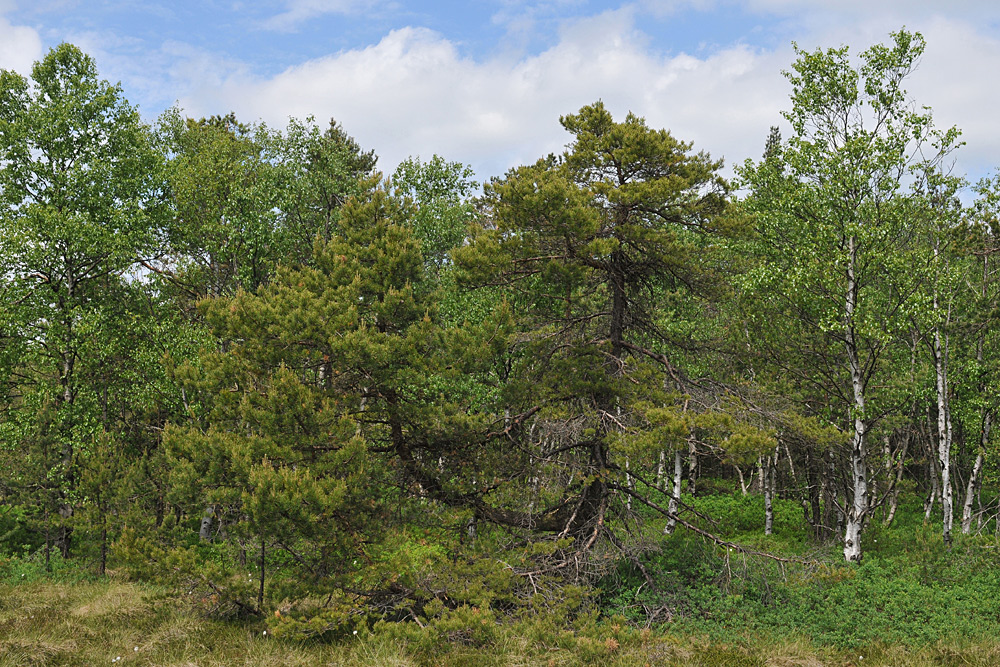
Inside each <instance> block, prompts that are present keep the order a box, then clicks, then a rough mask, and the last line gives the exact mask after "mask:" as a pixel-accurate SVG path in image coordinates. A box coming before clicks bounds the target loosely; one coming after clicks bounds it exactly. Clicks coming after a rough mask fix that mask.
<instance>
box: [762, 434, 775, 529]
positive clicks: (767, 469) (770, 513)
mask: <svg viewBox="0 0 1000 667" xmlns="http://www.w3.org/2000/svg"><path fill="white" fill-rule="evenodd" d="M779 451H780V450H779V449H778V448H777V447H775V449H774V457H773V458H772V457H771V455H770V454H768V455H766V456H764V457H762V462H761V474H762V476H763V477H762V479H763V484H762V486H763V487H764V534H765V535H771V534H772V533H773V532H774V493H775V490H776V488H777V483H776V481H775V478H776V477H777V473H778V453H779Z"/></svg>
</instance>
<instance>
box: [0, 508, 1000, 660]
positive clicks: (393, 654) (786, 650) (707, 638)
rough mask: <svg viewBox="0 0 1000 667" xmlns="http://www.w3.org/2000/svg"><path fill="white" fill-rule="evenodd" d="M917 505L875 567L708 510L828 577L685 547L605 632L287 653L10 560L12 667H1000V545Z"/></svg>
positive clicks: (125, 590)
mask: <svg viewBox="0 0 1000 667" xmlns="http://www.w3.org/2000/svg"><path fill="white" fill-rule="evenodd" d="M912 500H913V502H911V503H909V505H908V506H905V507H901V508H900V514H899V518H898V519H897V521H896V523H895V524H893V525H892V526H891V527H885V526H882V525H881V524H879V523H878V522H873V523H872V525H871V526H870V527H869V529H868V531H867V532H866V536H865V541H866V544H865V551H866V555H865V560H864V561H863V562H862V564H861V565H860V566H846V565H841V564H839V563H838V562H837V561H838V558H837V556H838V554H837V549H836V545H833V546H831V547H827V548H826V549H825V550H824V549H821V548H817V546H816V545H815V544H813V543H812V542H811V541H810V539H809V538H808V533H807V527H806V526H804V525H803V523H802V521H801V510H800V509H799V508H798V507H797V506H795V505H794V504H793V503H790V502H788V503H779V504H778V507H777V510H778V514H779V516H778V520H777V521H776V524H775V525H776V534H775V535H773V536H763V535H762V534H761V532H760V515H761V513H762V507H761V506H760V501H759V499H754V498H749V499H742V498H739V499H737V502H732V499H727V498H725V497H712V496H706V497H704V498H699V499H696V500H695V502H696V503H697V504H698V505H699V506H703V507H702V509H704V510H705V511H707V512H710V513H712V514H713V515H714V516H717V517H718V520H717V521H718V524H717V525H718V529H719V530H720V532H722V533H723V534H724V535H725V536H726V537H727V538H730V539H733V540H734V541H736V542H740V543H743V544H752V545H754V546H755V547H757V548H760V549H764V550H769V551H774V552H780V553H785V554H798V555H800V556H805V557H808V558H818V559H820V560H823V561H825V562H826V564H825V565H821V566H816V567H812V566H810V567H805V566H793V565H787V566H779V565H777V564H775V563H774V562H772V561H769V560H767V559H763V558H753V557H750V558H748V557H745V556H743V555H742V554H738V553H736V552H729V551H728V550H726V549H718V548H716V547H714V546H712V545H711V544H708V543H706V542H705V541H704V540H703V539H701V538H700V537H697V536H695V535H693V534H691V533H689V532H687V531H684V530H678V532H677V533H675V534H674V535H673V536H671V537H670V538H668V539H666V540H665V541H664V542H663V544H662V549H661V551H659V552H658V553H656V554H654V555H651V556H649V557H648V559H647V563H646V565H647V568H648V569H649V570H650V571H652V572H654V573H655V576H656V578H657V582H658V584H659V589H660V590H659V591H657V592H653V591H652V590H651V589H650V588H649V587H648V586H646V585H645V584H644V579H642V578H641V577H640V576H639V574H638V573H637V572H633V571H630V566H629V565H628V564H627V563H623V564H622V567H621V568H620V569H619V571H618V572H616V573H615V575H614V576H609V577H607V578H606V579H605V580H603V581H602V582H599V585H598V587H597V589H596V591H595V595H594V597H593V598H592V599H593V601H594V602H596V603H597V604H598V605H599V607H600V608H601V611H602V615H601V616H599V617H598V616H593V617H587V616H584V617H580V618H578V620H577V621H574V622H573V623H569V622H567V620H566V619H565V618H560V617H558V616H559V615H558V614H554V613H546V612H541V613H539V614H537V615H534V616H531V615H525V616H523V617H521V618H520V619H515V618H513V617H512V616H509V615H508V616H504V615H502V614H496V615H494V614H492V613H490V612H486V613H482V612H480V611H479V610H477V609H475V608H469V607H460V608H459V609H457V610H454V611H453V612H447V613H444V614H442V615H441V616H439V617H433V618H431V617H428V618H425V619H424V624H426V627H422V626H418V625H417V624H416V623H410V622H406V623H387V622H380V623H375V624H374V625H373V626H369V625H360V626H358V627H359V632H358V634H357V635H353V634H348V635H347V636H346V637H344V636H342V635H341V637H340V638H339V639H335V638H329V637H328V638H327V640H326V641H320V640H318V639H312V640H308V641H297V640H293V639H286V638H283V637H275V636H273V635H271V634H269V633H265V630H267V625H266V624H265V623H264V622H263V621H260V620H255V621H250V622H233V621H225V620H221V619H219V618H218V617H214V616H212V615H211V614H210V613H209V611H208V610H209V609H210V608H211V607H212V605H211V604H210V601H209V600H199V599H197V595H194V596H188V595H177V594H175V593H173V592H171V591H170V590H168V589H166V588H162V587H157V586H152V585H144V584H140V583H134V582H130V581H124V580H119V579H117V578H116V577H114V576H112V577H111V578H105V579H100V578H97V577H94V576H93V575H92V574H90V573H88V572H87V569H86V568H85V567H83V566H81V565H78V564H77V563H76V562H63V561H61V560H59V559H58V558H57V557H56V558H54V559H53V561H52V563H51V567H50V569H49V570H47V569H46V568H44V567H42V566H41V564H40V563H38V562H37V560H33V559H32V558H29V557H14V558H8V559H6V560H5V559H4V558H3V557H0V667H8V666H14V665H17V666H21V665H88V666H89V665H143V666H152V665H156V666H164V667H171V666H177V667H192V666H197V667H210V666H214V665H220V666H221V665H227V666H228V665H292V666H295V665H359V666H361V665H379V666H383V665H416V666H423V665H456V666H464V665H483V666H492V665H497V666H500V665H511V666H513V665H551V666H569V665H591V664H593V665H609V666H615V665H623V666H624V665H706V666H722V665H727V666H738V665H747V666H756V665H760V666H774V667H813V666H822V665H853V666H854V667H862V666H866V665H893V666H896V665H898V666H902V667H908V666H913V667H917V666H923V665H984V666H985V665H997V664H1000V639H998V638H1000V549H998V548H997V542H996V540H995V539H994V538H992V537H981V538H967V537H961V536H959V537H958V538H957V539H956V541H955V544H954V545H952V546H951V547H950V548H945V547H944V546H943V545H942V544H941V538H940V535H939V534H938V529H937V527H935V526H927V525H924V524H923V520H922V512H921V508H920V507H919V499H915V498H914V499H912ZM656 534H659V530H658V529H657V531H656ZM658 607H664V608H669V609H670V610H671V613H672V620H671V621H670V622H667V623H664V622H657V623H655V624H653V625H652V626H651V627H648V628H647V627H644V626H645V625H646V624H647V621H648V617H647V616H646V615H645V611H644V610H648V609H654V608H658ZM661 619H662V617H661ZM272 620H273V619H272Z"/></svg>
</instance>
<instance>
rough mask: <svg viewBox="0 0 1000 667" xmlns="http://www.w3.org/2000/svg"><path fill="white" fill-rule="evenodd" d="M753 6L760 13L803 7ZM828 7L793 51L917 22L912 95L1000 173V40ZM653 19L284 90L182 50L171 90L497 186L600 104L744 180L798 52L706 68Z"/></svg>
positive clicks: (397, 50) (940, 20)
mask: <svg viewBox="0 0 1000 667" xmlns="http://www.w3.org/2000/svg"><path fill="white" fill-rule="evenodd" d="M676 1H677V2H690V1H691V0H676ZM697 1H699V2H702V1H704V2H707V1H710V0H697ZM745 1H746V3H747V4H746V5H745V6H747V7H750V8H751V9H753V8H757V7H765V6H768V7H771V8H772V9H773V8H774V7H779V6H786V7H787V6H791V5H792V4H793V3H792V2H791V0H745ZM729 4H732V3H729ZM799 4H800V5H801V3H799ZM815 4H817V6H819V9H816V10H815V11H814V12H805V11H804V10H801V7H800V13H799V15H797V16H796V18H795V23H796V25H797V26H798V28H797V30H796V33H795V35H794V36H795V39H796V40H797V41H798V42H799V44H800V45H802V46H803V47H804V48H810V49H811V48H813V47H816V46H824V47H825V46H837V45H840V44H845V43H846V44H850V45H851V46H852V52H853V53H858V52H860V51H862V50H863V49H864V48H866V47H867V46H868V45H870V44H871V43H874V42H884V41H886V40H887V38H888V33H889V32H890V31H891V30H896V29H899V28H900V27H901V26H902V25H904V23H905V24H906V26H907V27H908V28H909V29H913V30H921V31H922V32H923V33H924V35H925V36H926V38H927V40H928V49H927V54H926V56H925V58H924V60H923V62H922V64H921V67H920V68H919V70H918V71H917V72H916V73H915V74H914V76H913V79H912V81H911V82H910V84H909V88H910V91H911V93H913V95H914V97H915V99H916V101H917V103H918V104H921V105H924V104H926V105H930V106H932V107H933V108H934V109H935V114H936V118H937V120H938V124H939V125H941V126H950V125H952V124H954V125H958V126H959V127H961V128H962V129H963V130H964V138H965V139H966V140H967V141H968V143H969V146H968V147H966V148H964V149H963V150H962V151H961V152H960V153H959V164H958V169H959V171H968V172H970V173H971V174H972V175H973V176H974V177H978V176H979V175H982V174H983V173H985V171H986V170H987V169H989V168H991V167H992V166H993V165H994V164H997V163H1000V135H998V134H997V133H996V132H995V131H994V129H993V126H994V124H995V121H994V117H995V109H997V108H998V107H1000V91H997V90H996V89H995V87H994V86H992V85H991V81H992V80H993V77H994V74H995V72H996V71H997V69H998V68H1000V39H998V36H997V34H996V32H995V31H992V32H990V31H989V30H990V29H989V28H987V27H984V25H980V24H976V23H974V22H972V21H970V20H967V19H965V18H953V17H949V16H944V15H940V14H935V12H934V9H933V7H932V6H931V3H930V2H922V3H920V4H921V6H922V7H925V8H926V12H923V13H921V12H915V13H914V16H915V17H916V18H914V16H911V17H910V19H911V20H910V21H907V22H904V21H902V20H900V16H899V15H898V14H895V13H892V12H889V11H887V12H873V13H872V14H871V15H869V16H867V17H863V18H859V17H860V16H861V12H860V10H857V11H856V12H855V13H856V14H857V16H856V17H855V18H853V19H851V20H848V19H846V18H845V19H843V20H834V19H833V18H830V14H828V13H824V12H827V11H828V10H829V8H831V7H834V5H835V4H837V3H834V2H833V0H820V1H819V2H817V3H815ZM888 4H892V3H888ZM820 5H821V6H820ZM861 5H862V3H861V2H860V0H848V2H846V3H845V4H844V5H843V6H845V7H848V8H851V9H852V11H855V10H854V9H853V8H857V7H861ZM837 6H840V5H839V4H838V5H837ZM898 6H900V7H902V6H903V5H902V3H900V4H899V5H898ZM906 6H907V7H909V6H910V5H909V3H907V5H906ZM824 8H825V9H824ZM639 11H640V10H639V8H638V6H636V5H633V6H627V7H625V8H624V9H620V10H617V11H609V12H605V13H603V14H600V15H596V16H592V17H589V18H585V19H578V20H572V21H567V22H564V23H563V24H562V26H563V27H562V30H561V31H560V34H559V37H558V39H557V40H556V41H555V43H554V44H553V45H552V46H550V47H549V48H548V49H547V50H544V51H542V52H540V53H537V54H534V55H529V56H519V57H512V56H511V54H509V53H508V54H505V55H500V56H497V57H494V58H491V59H487V60H482V61H478V60H474V59H472V58H470V57H467V56H465V55H463V53H462V52H461V50H460V47H459V45H458V44H457V43H455V42H452V41H449V40H448V39H446V38H444V37H442V36H441V35H440V34H438V33H435V32H432V31H430V30H427V29H422V28H414V27H409V28H403V29H399V30H395V31H392V32H390V33H389V34H387V35H386V36H385V37H383V38H382V39H381V41H379V42H378V43H376V44H372V45H370V46H368V47H366V48H360V49H352V50H347V51H342V52H339V53H336V54H331V55H328V56H325V57H322V58H317V59H314V60H310V61H307V62H305V63H303V64H301V65H297V66H294V67H291V68H289V69H287V70H285V71H284V72H282V73H280V74H278V75H276V76H274V77H270V78H261V77H256V76H254V75H252V74H251V73H250V72H249V71H247V70H246V69H245V68H243V67H241V66H240V65H239V63H236V62H232V61H229V62H223V61H222V60H221V59H218V58H217V57H215V56H214V55H212V54H209V53H205V52H195V51H191V50H184V49H183V48H182V47H180V46H179V45H174V47H173V49H174V53H172V54H163V55H162V57H163V58H164V59H165V60H166V61H170V59H171V58H176V59H177V60H176V62H177V63H179V64H175V65H173V69H172V72H171V75H170V76H171V83H170V84H167V87H168V88H169V89H170V90H171V91H172V94H174V95H176V96H177V97H179V98H180V102H181V104H182V106H183V107H184V108H185V110H186V111H187V112H188V113H189V114H190V115H194V116H200V115H208V114H213V113H225V112H227V111H229V110H234V111H236V112H237V114H238V115H239V116H240V117H241V118H244V119H248V120H253V119H258V118H260V119H264V120H266V121H267V122H268V123H269V124H271V125H274V126H283V125H284V124H285V122H286V121H287V119H288V117H289V116H296V117H299V118H302V117H305V116H307V115H315V116H316V117H317V119H318V120H319V122H320V123H325V122H326V120H327V119H328V118H330V117H333V118H335V119H336V120H338V121H339V122H341V123H342V124H343V126H344V128H345V129H346V131H347V132H348V133H350V134H352V135H354V136H355V137H356V138H357V139H358V141H359V142H360V143H361V145H362V146H363V147H365V148H373V149H375V151H376V152H377V153H378V154H379V155H380V157H381V166H382V168H383V169H385V170H386V171H391V170H392V169H393V168H394V166H395V164H396V163H397V162H398V161H399V160H401V159H403V158H405V157H406V156H408V155H416V154H419V155H422V156H425V157H426V156H429V155H430V154H432V153H439V154H441V155H444V156H445V157H446V158H448V159H453V160H461V161H463V162H466V163H470V164H472V165H473V167H474V168H475V169H476V171H477V173H478V174H479V176H480V177H482V178H487V177H489V176H492V175H498V174H502V173H503V172H504V171H505V170H506V169H507V168H508V167H510V166H514V165H516V164H521V163H525V162H531V161H534V160H535V159H537V158H538V157H541V156H543V155H545V154H547V153H549V152H558V151H560V150H561V149H562V148H563V146H564V145H565V143H566V142H567V140H568V138H569V135H567V134H566V133H565V132H564V131H563V130H562V128H561V127H560V126H559V123H558V118H559V116H560V115H562V114H566V113H572V112H574V111H576V110H577V109H579V108H580V107H581V106H583V105H584V104H588V103H590V102H593V101H595V100H597V99H603V100H604V102H605V103H606V104H607V105H608V107H609V109H611V111H612V112H613V113H614V114H615V116H616V117H618V118H621V117H623V116H624V114H625V113H626V112H627V111H633V112H635V113H637V114H639V115H641V116H644V117H645V118H646V119H647V122H648V123H649V124H650V125H651V126H653V127H666V128H668V129H669V130H670V131H671V132H672V133H673V134H674V135H675V136H676V137H678V138H679V139H682V140H687V141H693V142H694V144H695V149H696V150H707V151H709V152H710V153H711V154H712V155H713V156H715V157H725V159H726V161H727V164H728V165H730V166H731V165H732V164H734V163H738V162H741V161H742V160H743V159H745V158H747V157H753V158H756V157H758V156H759V155H760V154H761V151H762V150H763V145H764V141H765V138H766V136H767V132H768V128H769V126H770V125H774V124H780V125H783V122H782V120H781V117H780V111H781V110H782V109H786V108H787V107H788V93H789V92H790V89H789V86H788V84H787V82H786V81H785V80H784V78H783V77H782V75H781V70H782V69H787V68H788V67H789V66H790V64H791V63H792V60H793V57H794V54H793V53H792V50H791V47H790V45H789V44H787V43H786V44H784V45H783V46H780V47H779V48H777V49H775V50H765V49H761V48H754V47H750V46H747V45H744V44H733V45H728V46H724V47H721V48H717V49H716V50H714V51H709V52H706V53H701V52H699V54H698V55H697V56H694V55H689V54H684V53H680V54H676V53H666V52H665V50H664V51H660V50H659V49H658V45H657V44H655V43H653V42H652V41H651V39H650V37H649V36H648V35H647V34H645V33H644V32H643V31H642V30H640V29H639V27H638V25H637V21H638V20H639V19H640V18H642V17H643V16H645V15H644V14H640V13H638V12H639ZM789 11H790V10H789ZM984 11H986V10H984ZM902 13H906V12H902ZM924 14H926V15H924Z"/></svg>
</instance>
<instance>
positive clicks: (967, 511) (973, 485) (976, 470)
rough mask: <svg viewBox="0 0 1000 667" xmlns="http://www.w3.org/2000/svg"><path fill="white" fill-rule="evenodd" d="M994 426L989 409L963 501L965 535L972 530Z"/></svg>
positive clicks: (980, 432)
mask: <svg viewBox="0 0 1000 667" xmlns="http://www.w3.org/2000/svg"><path fill="white" fill-rule="evenodd" d="M992 428H993V413H992V412H990V411H989V410H987V411H985V413H984V414H983V423H982V426H981V427H980V429H979V452H978V453H977V454H976V462H975V463H974V464H972V474H970V475H969V482H968V484H966V486H965V502H963V503H962V534H963V535H968V534H969V533H970V532H972V505H973V501H974V500H975V496H976V493H977V491H978V490H979V481H980V473H981V472H982V470H983V454H984V452H985V451H986V444H987V443H988V442H989V439H990V431H991V430H992Z"/></svg>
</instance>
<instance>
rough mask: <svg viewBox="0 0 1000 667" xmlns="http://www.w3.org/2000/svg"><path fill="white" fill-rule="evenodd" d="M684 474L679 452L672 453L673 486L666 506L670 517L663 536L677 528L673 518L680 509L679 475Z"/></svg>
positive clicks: (681, 456)
mask: <svg viewBox="0 0 1000 667" xmlns="http://www.w3.org/2000/svg"><path fill="white" fill-rule="evenodd" d="M683 473H684V460H683V455H682V454H681V451H680V450H679V449H678V450H677V451H676V452H674V486H673V488H672V489H671V490H670V503H669V504H668V505H667V511H668V512H669V514H670V517H669V518H668V519H667V525H666V527H665V528H664V529H663V532H664V534H670V533H672V532H674V528H675V527H676V526H677V520H676V519H675V518H674V517H675V516H676V515H677V510H678V509H679V508H680V502H681V475H682V474H683Z"/></svg>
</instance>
